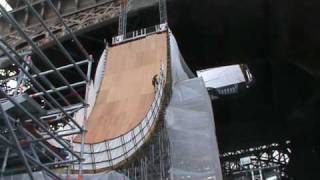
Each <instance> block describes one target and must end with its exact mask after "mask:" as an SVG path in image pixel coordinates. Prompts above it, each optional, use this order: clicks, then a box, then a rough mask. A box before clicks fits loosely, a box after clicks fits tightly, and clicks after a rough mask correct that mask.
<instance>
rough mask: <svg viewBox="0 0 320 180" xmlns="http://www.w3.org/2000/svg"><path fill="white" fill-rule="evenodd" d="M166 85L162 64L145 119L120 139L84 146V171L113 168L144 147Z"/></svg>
mask: <svg viewBox="0 0 320 180" xmlns="http://www.w3.org/2000/svg"><path fill="white" fill-rule="evenodd" d="M165 84H166V74H165V72H164V65H163V64H162V65H161V67H160V76H159V85H158V86H157V89H156V93H155V97H154V100H153V103H152V105H151V106H150V108H149V111H148V112H147V113H146V115H145V117H144V119H143V120H142V121H141V122H140V123H139V124H138V125H137V126H135V127H134V128H132V129H131V130H130V131H128V132H126V133H123V134H121V135H119V136H118V137H115V138H112V139H108V140H104V141H101V142H98V143H92V144H90V143H86V144H84V152H83V154H84V159H85V161H84V162H83V163H82V166H83V169H84V170H96V169H102V168H109V167H112V166H114V165H116V164H118V163H120V162H122V161H123V160H126V159H128V158H129V157H130V156H131V155H132V154H134V153H135V152H136V151H137V150H138V149H139V148H140V147H141V146H142V145H143V143H144V141H146V140H145V137H146V136H148V135H149V134H150V129H152V127H154V123H155V120H156V119H157V117H158V114H159V112H160V108H161V101H162V99H163V92H164V88H165ZM74 146H75V147H74V151H75V152H76V153H80V149H81V147H80V146H81V144H80V143H74ZM97 160H98V161H97ZM101 164H102V165H101ZM74 169H77V165H74Z"/></svg>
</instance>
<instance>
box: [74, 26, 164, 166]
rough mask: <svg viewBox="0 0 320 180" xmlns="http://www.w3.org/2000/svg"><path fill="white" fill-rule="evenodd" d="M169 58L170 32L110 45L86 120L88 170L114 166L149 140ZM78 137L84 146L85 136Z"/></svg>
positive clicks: (78, 149) (79, 148)
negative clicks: (102, 73) (100, 80)
mask: <svg viewBox="0 0 320 180" xmlns="http://www.w3.org/2000/svg"><path fill="white" fill-rule="evenodd" d="M167 58H168V56H167V33H166V32H163V33H155V34H152V35H149V36H145V37H143V38H140V39H138V40H134V41H131V42H126V43H124V44H119V45H116V46H113V47H111V48H109V50H108V55H107V63H106V67H105V75H104V77H103V80H102V83H101V87H100V90H99V93H98V95H97V98H96V101H95V104H94V106H93V110H92V112H91V114H90V115H89V118H88V120H87V122H86V123H85V124H86V125H85V126H86V130H87V133H86V135H85V138H84V154H83V157H84V159H85V162H84V163H83V169H84V170H88V171H90V172H91V171H94V172H96V171H98V170H101V169H106V168H114V167H115V166H117V165H118V164H119V163H120V162H122V161H123V160H128V159H129V158H130V156H131V155H132V154H133V153H134V152H136V151H137V150H138V149H139V147H141V146H142V145H143V143H144V141H146V140H147V138H148V135H149V134H150V133H151V129H152V128H153V127H154V125H155V120H156V119H157V116H158V113H159V111H160V105H161V101H162V99H163V98H162V97H163V96H162V95H163V89H164V85H165V77H166V65H167ZM155 75H157V81H158V85H156V86H154V85H153V83H152V80H153V77H154V76H155ZM74 142H75V150H76V151H77V152H81V138H80V137H76V138H75V139H74ZM77 168H78V167H75V168H74V169H77Z"/></svg>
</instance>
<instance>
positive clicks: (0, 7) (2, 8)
mask: <svg viewBox="0 0 320 180" xmlns="http://www.w3.org/2000/svg"><path fill="white" fill-rule="evenodd" d="M0 11H1V13H2V15H3V16H4V18H5V19H6V20H7V21H8V22H9V23H10V24H12V25H13V27H14V28H15V29H16V30H17V32H18V33H19V34H20V35H21V36H22V37H23V38H24V39H25V40H26V41H27V42H28V43H29V44H30V45H31V46H32V48H33V49H34V50H35V52H36V53H37V54H38V55H39V57H40V58H41V59H43V60H44V62H45V63H46V64H47V65H48V66H49V67H50V68H51V69H53V70H54V71H55V73H56V74H57V75H58V77H59V79H60V80H62V82H63V83H65V85H67V86H68V88H70V89H71V91H72V92H73V93H75V95H76V96H77V97H78V99H79V100H80V102H82V103H84V104H85V102H84V100H83V99H82V97H81V96H80V95H79V94H78V92H77V91H76V90H75V89H74V88H73V87H71V86H70V84H69V82H68V81H67V80H66V79H65V77H64V76H63V75H62V74H61V73H60V72H59V71H57V69H56V67H55V66H54V65H53V64H52V62H51V61H50V60H49V58H48V57H47V56H46V55H45V54H44V53H43V51H42V50H41V49H40V48H39V47H38V46H37V45H36V44H35V43H34V42H33V41H32V40H31V38H30V37H29V36H28V35H27V34H26V33H25V32H23V30H22V28H21V27H20V25H19V24H18V23H17V21H16V20H15V19H14V18H13V17H12V15H11V14H9V13H8V12H7V11H6V10H5V8H4V7H3V6H2V5H0ZM88 59H89V58H88Z"/></svg>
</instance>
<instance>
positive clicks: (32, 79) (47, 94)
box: [0, 43, 83, 131]
mask: <svg viewBox="0 0 320 180" xmlns="http://www.w3.org/2000/svg"><path fill="white" fill-rule="evenodd" d="M0 49H2V50H4V52H5V53H6V55H7V56H8V57H9V58H10V60H12V61H13V62H14V63H16V64H17V65H18V66H19V67H20V68H22V66H21V64H20V63H19V62H18V61H17V60H15V59H14V58H13V57H12V56H11V55H10V54H9V53H8V52H7V50H5V49H3V48H2V44H1V43H0ZM21 70H22V71H23V72H24V73H25V74H26V75H27V76H28V78H29V79H30V80H31V81H32V82H33V83H35V84H36V85H37V86H38V87H39V88H40V89H41V91H42V92H44V94H45V95H46V96H47V97H49V99H50V100H51V101H52V102H53V103H54V104H55V105H56V106H57V107H58V109H59V110H60V111H61V112H63V113H64V115H66V117H68V118H69V119H70V120H71V121H72V122H73V123H74V124H75V125H76V126H77V127H78V128H79V129H80V130H81V131H82V130H83V129H82V128H81V127H80V126H79V125H78V124H77V123H76V121H75V120H74V119H73V118H72V117H71V116H70V115H69V114H68V113H67V112H66V111H65V110H64V109H63V107H62V106H61V105H60V104H59V103H58V102H57V101H56V99H54V98H53V97H52V96H51V95H50V94H49V93H47V92H46V90H45V89H44V87H43V86H42V85H41V84H40V83H39V82H38V81H36V80H35V79H34V78H33V77H32V76H31V75H30V74H29V73H28V72H27V71H25V70H24V69H23V68H22V69H21ZM40 77H44V76H40ZM45 80H46V79H45ZM54 90H55V88H54ZM57 93H60V92H59V91H57ZM60 95H61V93H60ZM61 96H62V95H61Z"/></svg>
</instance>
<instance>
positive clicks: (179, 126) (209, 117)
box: [165, 33, 222, 180]
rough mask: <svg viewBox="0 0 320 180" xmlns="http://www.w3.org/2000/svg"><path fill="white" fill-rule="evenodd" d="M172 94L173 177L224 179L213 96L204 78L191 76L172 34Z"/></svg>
mask: <svg viewBox="0 0 320 180" xmlns="http://www.w3.org/2000/svg"><path fill="white" fill-rule="evenodd" d="M170 52H171V63H172V80H173V85H172V97H171V101H170V103H169V106H168V108H167V111H166V116H165V122H166V125H167V130H168V135H169V141H170V146H171V155H170V157H171V168H170V176H171V179H173V180H175V179H213V180H222V172H221V165H220V160H219V150H218V144H217V138H216V134H215V124H214V118H213V112H212V107H211V101H210V97H209V95H208V92H207V90H206V87H205V85H204V82H203V80H202V79H201V78H194V79H188V75H187V73H185V72H184V70H183V64H182V63H181V59H180V57H181V55H180V52H179V49H178V47H177V43H176V40H175V38H174V37H173V35H172V33H170Z"/></svg>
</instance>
